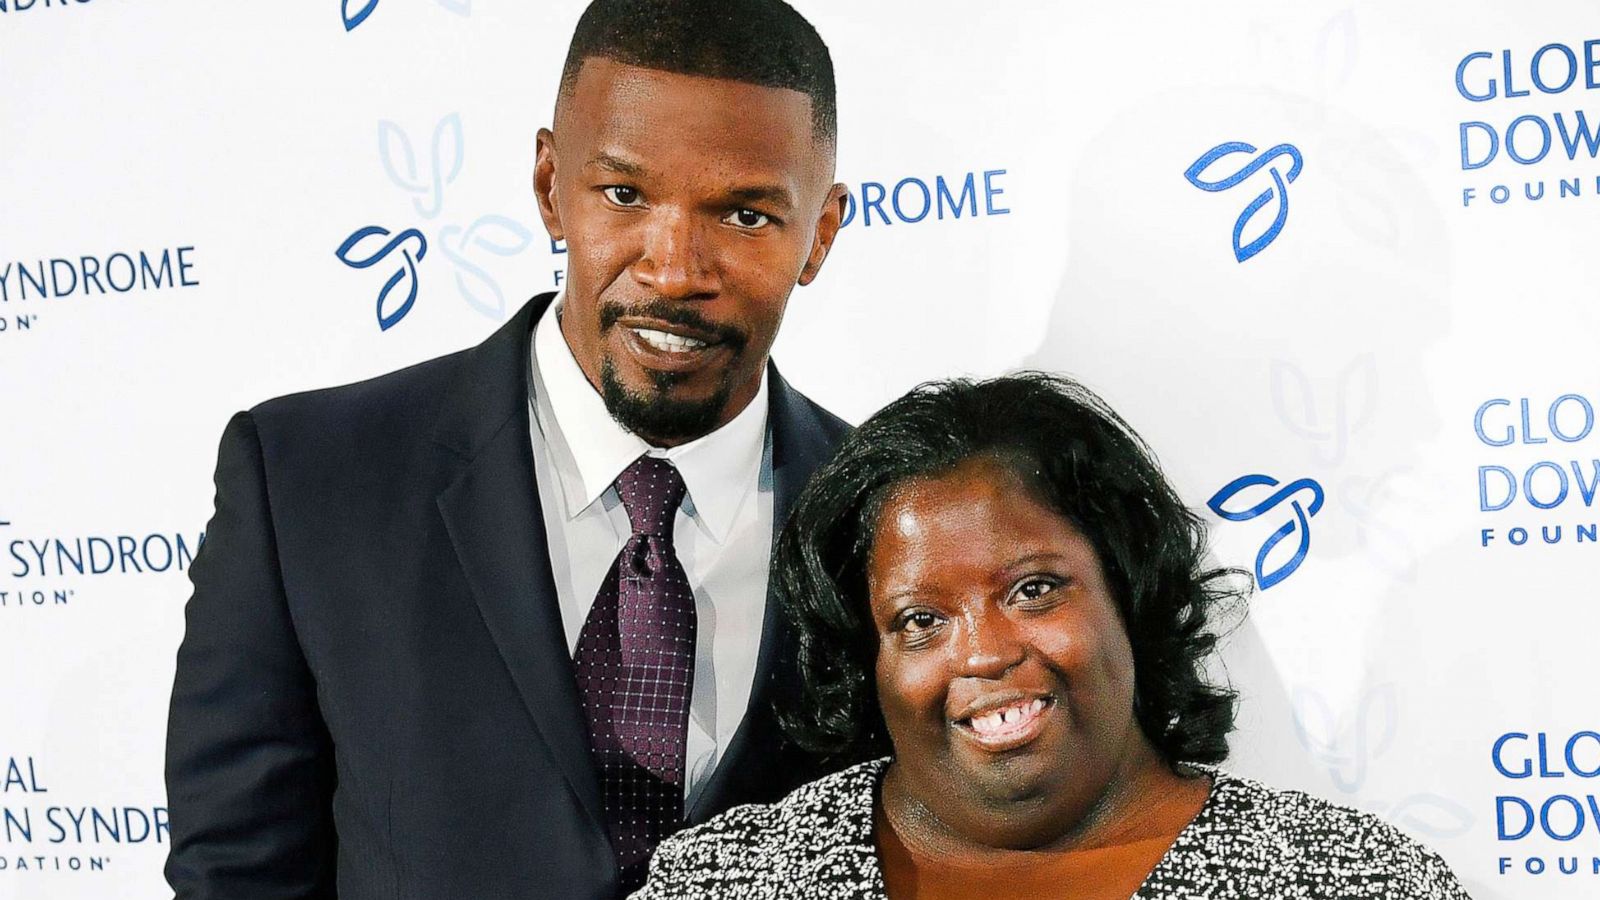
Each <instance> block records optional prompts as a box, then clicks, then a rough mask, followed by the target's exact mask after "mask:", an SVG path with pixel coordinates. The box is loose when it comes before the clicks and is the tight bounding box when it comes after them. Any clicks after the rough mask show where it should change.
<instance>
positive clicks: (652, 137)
mask: <svg viewBox="0 0 1600 900" xmlns="http://www.w3.org/2000/svg"><path fill="white" fill-rule="evenodd" d="M555 131H556V141H557V144H558V146H560V147H561V152H562V154H563V156H564V157H565V159H566V161H567V163H568V164H569V165H571V164H574V163H575V164H577V165H580V166H584V167H597V168H600V169H603V170H606V171H610V172H617V173H620V174H624V175H629V176H633V177H644V176H646V175H648V174H651V173H652V172H654V173H657V174H659V173H661V172H662V171H664V170H671V171H673V172H675V173H682V172H685V171H691V170H692V171H693V172H695V173H696V174H700V175H705V176H708V177H711V178H717V177H718V176H719V175H722V174H726V175H734V174H737V175H739V176H752V177H754V178H755V180H756V181H757V182H761V183H765V184H780V185H783V186H785V187H787V188H789V189H790V193H791V195H794V194H796V193H797V191H798V189H799V187H800V184H802V183H808V182H810V181H812V180H814V179H815V178H819V177H820V178H824V179H826V178H829V176H831V173H832V165H831V163H832V156H831V153H828V152H826V150H825V148H823V147H821V146H819V144H818V142H817V141H816V137H815V133H814V131H813V130H812V127H811V101H810V98H809V97H807V96H806V95H805V94H803V93H801V92H799V91H792V90H788V89H786V88H769V87H763V86H761V85H753V84H748V83H745V82H739V81H731V80H728V79H718V78H704V77H701V76H695V75H681V74H678V73H674V72H665V71H661V70H658V69H647V68H641V67H637V66H629V65H626V64H622V63H617V62H615V61H612V60H607V59H603V58H602V59H596V60H593V61H592V62H591V63H589V64H586V65H585V68H584V70H583V71H580V72H579V75H578V78H577V79H576V81H575V83H574V85H573V89H572V95H571V97H569V98H568V99H567V105H566V107H565V108H564V109H562V110H561V111H559V113H558V120H557V122H556V129H555ZM736 180H742V179H736Z"/></svg>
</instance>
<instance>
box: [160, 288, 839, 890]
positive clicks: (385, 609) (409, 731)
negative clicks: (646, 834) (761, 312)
mask: <svg viewBox="0 0 1600 900" xmlns="http://www.w3.org/2000/svg"><path fill="white" fill-rule="evenodd" d="M550 298H551V295H542V296H540V297H536V298H534V299H533V300H532V301H531V302H529V303H528V304H527V305H526V306H524V307H523V308H522V310H521V311H519V312H518V313H517V314H516V315H515V316H514V317H513V318H512V319H511V321H509V322H508V323H506V325H505V326H504V327H503V328H501V329H500V330H499V331H497V332H496V333H495V334H494V335H493V336H491V337H490V338H489V339H488V340H486V341H484V342H483V343H482V344H480V345H478V346H477V347H474V348H472V349H469V350H465V351H462V352H460V353H456V354H452V355H450V356H445V357H442V358H440V359H435V360H432V361H429V362H425V363H422V364H420V365H416V366H413V367H411V368H408V369H403V370H401V371H398V372H394V373H392V374H389V375H385V376H383V377H381V378H377V379H374V380H371V381H366V382H362V383H359V384H353V385H348V386H345V387H339V388H332V389H329V390H323V391H316V392H312V393H306V394H299V395H294V396H289V397H283V398H279V399H277V400H272V401H269V402H267V403H264V404H262V405H260V406H259V407H257V408H255V409H254V410H252V411H250V412H247V413H240V414H238V415H237V416H235V417H234V418H233V420H232V421H231V422H230V423H229V424H228V427H227V429H226V431H225V432H224V434H223V437H222V445H221V449H220V451H219V453H218V460H217V473H216V485H217V497H216V513H215V515H214V517H213V518H212V520H211V523H210V525H209V526H208V528H207V533H206V540H205V543H204V545H203V547H202V549H201V550H200V552H199V553H198V554H197V556H196V559H195V561H194V565H193V566H192V568H191V570H190V577H191V579H192V580H193V583H194V594H193V597H192V599H190V601H189V604H188V608H187V613H186V616H187V628H186V632H185V635H184V639H183V644H182V646H181V648H180V649H179V651H178V661H177V675H176V679H175V681H174V684H173V690H172V708H171V718H170V720H169V725H168V732H167V763H166V776H167V793H168V804H169V807H170V814H171V827H172V831H171V836H172V847H171V855H170V857H169V859H168V862H167V867H166V875H167V879H168V880H169V881H170V882H171V884H172V886H173V888H174V889H175V891H176V892H177V896H178V898H180V900H252V898H288V897H342V898H344V900H366V898H373V900H376V898H383V900H452V898H462V900H496V898H543V897H560V898H572V900H584V898H610V897H614V896H615V895H616V894H617V888H616V879H617V871H616V865H615V863H614V862H613V859H612V854H611V850H610V845H609V842H608V838H607V836H606V832H605V828H604V825H603V822H604V819H603V816H602V811H601V801H600V789H599V784H598V781H597V778H596V775H595V772H594V769H593V768H592V765H591V762H590V755H589V747H588V735H587V732H586V729H585V725H584V720H583V717H582V713H581V707H580V705H579V700H578V694H577V689H576V686H575V683H574V680H573V673H572V661H571V657H570V655H569V654H568V651H567V647H566V638H565V631H564V630H563V628H562V623H561V614H560V611H559V608H558V606H557V602H556V590H555V584H554V581H553V579H552V575H551V572H550V564H549V557H548V555H547V550H546V545H545V534H544V518H543V515H542V513H541V512H540V507H539V493H538V490H537V487H536V486H535V484H534V468H533V453H532V445H531V441H530V437H529V408H528V383H527V376H528V352H529V341H530V336H531V332H532V326H533V323H534V322H536V321H537V319H538V316H539V314H540V313H541V312H542V311H543V310H544V308H545V306H546V305H548V304H549V302H550ZM768 377H769V378H770V379H771V381H770V388H769V396H770V403H771V406H770V408H769V411H768V423H769V427H770V428H771V432H772V451H773V453H772V468H773V479H774V486H773V493H774V498H773V499H774V519H775V524H776V525H777V526H778V527H781V524H782V522H783V521H784V519H785V518H786V516H787V512H788V510H789V508H790V507H791V505H792V503H793V501H794V499H795V496H796V494H797V493H798V492H799V490H800V489H801V487H803V486H804V484H805V482H806V480H807V478H808V477H809V476H810V475H811V472H812V471H813V470H814V469H815V468H816V467H817V466H818V465H819V464H820V463H821V462H822V461H824V460H825V459H826V458H827V457H828V456H829V455H830V453H831V452H832V449H833V447H834V445H835V444H836V443H837V442H838V441H839V439H840V438H841V437H843V435H844V434H845V433H846V431H847V430H848V426H847V425H845V423H843V422H842V421H840V420H839V419H837V418H835V417H834V416H832V415H830V414H829V413H827V412H826V411H824V410H823V409H821V408H820V407H818V406H817V405H816V404H814V403H812V402H811V401H809V400H807V399H806V398H805V397H803V396H801V395H800V394H799V393H798V392H797V391H795V390H794V389H793V388H791V387H789V386H788V385H787V384H786V383H785V382H784V381H783V379H782V378H780V377H779V376H778V373H777V370H776V369H769V370H768ZM792 647H793V644H792V636H791V635H790V633H789V630H788V628H787V626H786V624H785V623H784V622H783V621H782V616H781V615H780V614H779V612H778V611H777V610H776V609H775V608H774V605H773V603H772V599H771V598H770V597H769V598H768V606H767V613H766V621H765V626H764V630H763V634H762V636H761V648H760V653H759V658H758V663H757V667H756V678H755V684H754V686H753V690H752V692H751V696H750V705H749V709H748V711H747V713H746V716H745V720H744V723H743V724H742V725H741V726H740V728H739V730H738V732H737V733H736V734H735V735H734V736H733V737H732V739H731V740H730V741H729V742H728V744H727V745H726V747H725V751H724V754H723V756H722V759H721V763H720V765H719V766H718V767H717V769H716V771H715V773H714V774H713V775H712V776H711V781H710V783H709V784H708V786H707V788H706V789H705V790H704V791H703V792H702V794H701V797H700V799H699V801H698V802H697V803H696V805H695V807H694V808H693V809H692V810H690V813H689V819H690V821H691V822H696V823H698V822H702V821H705V820H706V819H708V818H710V817H711V816H713V815H715V814H717V813H719V812H721V811H723V810H725V809H727V808H728V807H730V806H733V805H736V804H740V803H751V802H767V801H772V800H775V799H777V798H779V797H781V796H782V795H783V794H785V793H786V792H788V791H789V790H791V789H792V788H794V787H796V786H798V785H799V784H801V783H803V782H805V781H808V780H810V779H812V778H814V777H816V776H818V775H820V774H822V773H821V772H820V771H819V769H818V768H817V765H816V763H815V761H813V760H811V759H810V758H808V757H806V756H805V755H803V754H801V753H800V752H799V751H798V750H797V749H796V748H794V747H793V746H792V745H790V744H788V743H787V742H786V741H785V740H783V738H782V736H781V734H780V732H779V730H778V727H777V723H776V720H775V717H774V709H775V708H776V707H780V706H782V705H783V704H784V703H786V702H790V699H789V698H790V697H791V696H792V692H793V691H794V689H795V684H794V675H793V672H792Z"/></svg>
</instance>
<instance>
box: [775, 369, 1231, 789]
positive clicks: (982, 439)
mask: <svg viewBox="0 0 1600 900" xmlns="http://www.w3.org/2000/svg"><path fill="white" fill-rule="evenodd" d="M984 454H989V455H993V456H994V457H996V458H997V459H1000V460H1001V461H1003V462H1005V463H1006V464H1008V465H1010V466H1013V467H1014V468H1015V470H1016V471H1017V472H1018V474H1020V475H1022V476H1023V477H1024V478H1025V479H1026V480H1027V481H1028V482H1029V483H1031V484H1033V485H1035V486H1036V487H1037V490H1038V491H1039V492H1040V493H1041V495H1042V498H1041V499H1043V500H1044V501H1045V502H1046V503H1047V504H1048V505H1049V506H1050V507H1051V508H1053V509H1055V510H1056V511H1057V512H1059V513H1060V514H1061V515H1062V516H1064V517H1065V518H1066V519H1067V520H1068V521H1070V522H1071V523H1072V524H1073V525H1074V526H1075V527H1077V528H1078V529H1079V530H1080V531H1081V532H1082V533H1083V534H1084V535H1085V536H1086V537H1087V538H1088V539H1089V540H1090V542H1091V543H1092V544H1093V545H1094V548H1095V551H1096V552H1097V554H1098V555H1099V557H1100V562H1101V565H1102V567H1103V568H1104V569H1105V574H1106V578H1107V582H1108V584H1109V585H1110V588H1111V591H1112V594H1113V596H1114V597H1115V599H1116V603H1117V607H1118V610H1119V612H1120V613H1121V617H1122V623H1123V626H1124V628H1126V630H1127V634H1128V640H1129V643H1130V644H1131V645H1132V647H1133V659H1134V671H1135V675H1134V680H1135V685H1134V711H1135V715H1136V717H1137V719H1138V722H1139V726H1140V728H1141V729H1142V730H1143V731H1144V734H1145V736H1146V737H1148V738H1149V739H1150V743H1151V744H1152V745H1153V746H1154V747H1155V749H1156V751H1157V752H1158V753H1159V754H1160V755H1161V757H1162V758H1163V759H1164V760H1165V761H1166V762H1167V764H1168V765H1169V766H1170V765H1176V764H1177V763H1179V762H1200V763H1215V762H1221V761H1222V760H1223V759H1224V758H1226V757H1227V754H1228V744H1227V737H1228V733H1229V732H1231V731H1232V730H1233V724H1234V711H1235V706H1236V703H1237V695H1236V694H1235V693H1234V692H1233V691H1232V690H1231V689H1228V688H1226V687H1223V686H1219V685H1214V684H1212V683H1211V682H1210V680H1209V679H1208V678H1207V675H1206V671H1205V666H1206V662H1207V658H1208V657H1209V656H1210V654H1211V652H1212V651H1213V649H1214V648H1215V646H1216V643H1217V635H1216V632H1215V631H1214V630H1213V629H1212V628H1211V627H1210V623H1211V622H1212V620H1213V617H1214V614H1215V613H1217V612H1219V610H1218V607H1219V604H1221V605H1223V606H1226V607H1230V608H1231V607H1234V606H1235V604H1236V603H1239V604H1242V601H1243V600H1244V597H1245V593H1246V591H1247V590H1248V586H1249V582H1248V576H1244V578H1243V583H1240V581H1239V577H1240V576H1241V575H1242V573H1240V572H1239V571H1238V570H1236V569H1223V568H1208V567H1207V565H1206V562H1205V552H1206V547H1205V525H1204V523H1203V522H1202V521H1201V520H1200V518H1199V517H1198V516H1196V515H1195V514H1194V513H1193V512H1191V511H1190V510H1189V509H1188V508H1187V507H1186V506H1184V504H1183V502H1182V501H1181V500H1180V499H1179V498H1178V495H1177V492H1176V491H1174V490H1173V488H1172V486H1171V485H1170V484H1168V483H1167V480H1166V478H1165V476H1163V475H1162V473H1161V469H1160V467H1159V466H1158V465H1157V463H1156V460H1155V457H1154V455H1153V454H1152V452H1151V451H1150V448H1149V446H1148V445H1146V444H1145V442H1144V440H1143V439H1142V438H1140V437H1139V435H1138V434H1137V433H1135V432H1134V430H1133V429H1132V428H1131V427H1129V425H1128V423H1126V422H1124V421H1123V420H1122V417H1121V416H1119V415H1117V414H1116V413H1115V412H1113V411H1112V410H1111V408H1110V407H1109V406H1107V405H1106V403H1105V401H1103V400H1101V399H1100V398H1099V397H1098V396H1096V395H1095V394H1094V392H1092V391H1090V390H1089V389H1088V388H1086V387H1084V386H1083V385H1080V384H1078V383H1077V382H1074V381H1072V380H1070V379H1067V378H1063V377H1060V376H1056V375H1049V374H1045V373H1040V372H1022V373H1019V374H1016V375H1011V376H1007V377H1003V378H994V379H991V380H987V381H972V380H967V379H956V380H949V381H937V382H931V383H928V384H924V385H921V386H919V387H917V388H915V389H914V390H912V391H911V393H909V394H907V395H905V396H904V397H901V398H900V399H898V400H896V401H894V402H893V403H890V404H889V405H888V406H886V407H884V408H883V409H882V410H880V411H879V412H878V413H877V414H875V415H873V416H872V417H871V418H870V419H868V420H867V421H866V422H864V423H863V424H862V425H861V427H860V428H858V429H857V430H856V431H855V432H854V433H853V434H852V435H850V436H849V437H848V438H846V439H845V441H844V442H843V443H842V444H841V445H840V447H839V449H838V451H837V453H836V454H835V456H834V457H833V459H832V460H831V461H830V462H828V463H827V464H826V465H824V466H823V467H822V468H821V469H819V470H818V471H817V473H816V475H815V477H813V478H812V480H811V483H810V484H809V485H808V486H807V488H806V489H805V491H804V492H803V493H802V494H801V495H800V498H799V499H798V501H797V502H796V504H795V507H794V510H793V511H792V512H791V514H790V516H789V521H788V524H787V525H786V526H785V528H784V529H783V533H782V535H781V536H780V537H779V541H778V547H777V550H776V553H775V555H774V560H773V578H774V581H775V584H776V587H777V590H778V594H779V597H780V600H781V602H782V605H783V609H784V614H785V615H786V616H788V618H789V621H790V622H791V624H793V626H794V627H795V630H796V633H797V634H798V636H799V647H798V664H799V669H800V675H801V689H800V692H801V693H800V698H799V702H798V703H797V704H796V705H795V706H794V707H793V708H792V709H790V710H788V711H786V712H785V713H784V715H783V724H784V728H785V730H786V731H787V733H788V734H789V736H790V737H791V739H793V740H794V741H795V742H797V743H798V744H800V745H801V746H802V747H805V748H806V749H808V750H810V751H812V752H814V753H818V754H822V755H824V756H827V757H831V758H834V759H846V760H855V759H864V758H869V757H873V756H883V755H887V754H888V753H890V752H891V750H892V748H891V747H890V744H889V738H888V733H887V731H886V729H885V727H884V724H883V717H882V715H881V714H880V712H879V707H878V697H877V682H876V677H875V669H876V662H877V647H878V636H877V632H876V627H875V626H874V624H873V621H872V617H871V613H870V611H869V609H868V600H867V589H866V576H865V570H866V561H867V555H868V553H869V552H870V550H871V546H872V537H873V528H874V526H875V525H876V523H877V520H878V514H879V511H880V509H881V507H882V505H883V502H884V500H885V498H886V496H887V495H888V494H889V492H890V491H891V490H892V489H893V488H894V487H896V486H897V485H900V484H901V483H903V482H905V481H907V480H908V479H913V478H918V477H926V476H933V475H938V474H940V473H942V472H947V471H949V470H950V469H952V468H954V467H955V466H957V465H958V464H960V463H961V462H962V461H964V460H967V459H970V458H972V457H974V456H979V455H984ZM1238 608H1239V609H1241V610H1242V605H1241V606H1239V607H1238Z"/></svg>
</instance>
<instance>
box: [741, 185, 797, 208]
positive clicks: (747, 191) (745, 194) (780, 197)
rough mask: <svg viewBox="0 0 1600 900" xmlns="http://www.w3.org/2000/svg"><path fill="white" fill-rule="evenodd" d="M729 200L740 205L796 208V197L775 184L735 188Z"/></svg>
mask: <svg viewBox="0 0 1600 900" xmlns="http://www.w3.org/2000/svg"><path fill="white" fill-rule="evenodd" d="M728 199H729V200H733V201H736V202H739V203H771V204H774V205H777V206H781V207H783V208H784V209H791V208H793V207H794V195H793V194H791V193H789V190H788V189H787V188H783V187H779V186H778V185H775V184H757V185H750V186H748V187H738V188H734V189H733V190H731V191H729V192H728Z"/></svg>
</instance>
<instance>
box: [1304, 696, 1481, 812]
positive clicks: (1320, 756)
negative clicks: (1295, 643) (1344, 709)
mask: <svg viewBox="0 0 1600 900" xmlns="http://www.w3.org/2000/svg"><path fill="white" fill-rule="evenodd" d="M1291 698H1292V699H1291V702H1292V704H1293V715H1294V732H1295V737H1296V738H1298V739H1299V741H1300V746H1301V747H1303V748H1304V749H1305V750H1306V752H1307V753H1309V754H1310V755H1311V758H1312V759H1313V760H1315V761H1316V762H1317V764H1318V765H1320V766H1322V767H1324V769H1325V770H1326V771H1327V773H1328V778H1329V779H1330V780H1331V781H1332V782H1333V785H1334V787H1335V788H1337V789H1338V790H1339V791H1340V792H1342V793H1345V794H1350V795H1361V797H1362V805H1363V806H1364V807H1366V808H1367V809H1369V810H1370V811H1371V812H1373V813H1374V814H1376V815H1379V816H1382V817H1383V818H1385V819H1388V820H1389V821H1390V822H1393V823H1394V824H1396V825H1398V826H1400V827H1401V828H1404V829H1405V830H1407V831H1412V832H1416V833H1418V834H1425V835H1429V836H1431V837H1436V838H1454V837H1460V836H1462V835H1464V834H1466V833H1468V832H1469V831H1471V830H1472V826H1473V824H1474V822H1475V817H1474V816H1473V814H1472V812H1471V810H1469V809H1467V808H1466V807H1464V806H1462V805H1461V804H1460V803H1458V802H1456V801H1455V800H1452V799H1451V798H1449V797H1443V796H1440V795H1439V794H1436V793H1432V792H1428V791H1421V792H1415V793H1410V794H1407V795H1405V796H1402V797H1401V798H1400V799H1399V800H1383V799H1379V798H1378V797H1376V796H1374V795H1373V793H1372V788H1371V787H1370V786H1369V784H1368V779H1369V777H1370V776H1371V774H1372V770H1373V769H1374V768H1375V767H1376V762H1377V760H1378V758H1379V757H1381V756H1383V755H1384V754H1385V753H1387V752H1388V751H1389V750H1390V748H1391V747H1393V746H1394V743H1395V738H1396V736H1397V734H1398V733H1399V730H1400V723H1401V722H1402V721H1403V718H1402V716H1401V715H1400V702H1399V694H1398V691H1397V690H1396V689H1395V686H1394V685H1393V684H1392V683H1390V684H1378V685H1373V686H1370V687H1368V688H1367V689H1366V690H1365V691H1364V692H1363V693H1362V694H1361V696H1360V698H1359V699H1358V700H1357V702H1356V704H1355V706H1356V708H1355V710H1354V713H1353V715H1351V714H1347V715H1344V716H1340V715H1336V714H1335V712H1334V707H1333V704H1332V703H1331V702H1329V700H1328V698H1327V697H1326V696H1324V695H1323V693H1322V692H1321V691H1319V690H1318V689H1316V688H1314V687H1309V686H1305V685H1302V686H1299V687H1296V688H1295V689H1294V691H1293V692H1292V695H1291Z"/></svg>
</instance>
